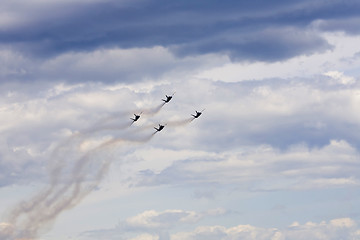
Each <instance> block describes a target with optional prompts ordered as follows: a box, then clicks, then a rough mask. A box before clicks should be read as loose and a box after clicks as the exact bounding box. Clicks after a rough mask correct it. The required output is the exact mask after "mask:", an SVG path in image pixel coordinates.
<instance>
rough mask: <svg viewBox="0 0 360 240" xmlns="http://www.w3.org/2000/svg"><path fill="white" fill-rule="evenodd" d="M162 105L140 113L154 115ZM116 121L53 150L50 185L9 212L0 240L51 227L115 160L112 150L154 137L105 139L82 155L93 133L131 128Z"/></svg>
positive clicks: (97, 126) (111, 119) (24, 236)
mask: <svg viewBox="0 0 360 240" xmlns="http://www.w3.org/2000/svg"><path fill="white" fill-rule="evenodd" d="M163 105H164V104H161V105H159V106H157V107H155V108H152V109H145V110H143V112H144V113H145V114H147V115H151V116H152V115H155V114H156V113H158V112H159V111H160V109H161V108H162V106H163ZM119 120H121V119H119V118H118V119H117V117H115V115H113V116H111V117H109V118H107V119H106V120H105V121H99V122H97V123H95V124H94V125H93V126H92V127H90V128H87V129H85V130H83V131H81V132H77V133H75V134H73V135H72V136H70V137H69V138H68V139H66V140H65V141H63V142H62V143H61V144H59V145H58V146H57V147H56V148H55V149H54V151H53V152H52V154H51V156H50V159H51V161H50V163H51V166H50V172H49V175H50V179H49V180H50V182H49V186H48V187H46V188H45V189H43V190H41V191H40V192H39V193H37V194H36V195H35V196H33V197H32V198H30V199H29V200H27V201H23V202H21V203H19V204H18V205H16V206H15V207H14V208H13V209H12V211H11V212H10V214H9V218H8V223H9V225H7V227H6V228H5V227H3V228H4V229H1V232H0V236H1V239H2V240H3V239H5V240H15V239H17V240H18V239H35V238H36V237H37V236H38V235H39V231H40V230H44V229H45V228H46V227H50V225H51V224H52V223H53V222H54V221H55V220H56V218H57V217H58V216H59V215H60V214H61V213H62V212H63V211H64V210H68V209H71V208H73V207H75V206H76V205H77V204H79V203H80V202H81V200H82V199H83V198H84V197H86V196H87V195H88V194H89V193H90V192H91V191H92V190H93V189H94V188H96V187H97V186H98V184H99V183H100V181H101V180H102V179H103V177H104V176H105V175H106V173H107V172H108V169H109V167H110V165H111V163H112V162H113V160H114V157H113V156H111V154H112V150H115V148H116V147H119V146H122V145H123V144H125V143H128V144H131V145H133V144H141V143H145V142H147V141H150V140H151V138H152V137H153V136H154V133H149V134H145V135H128V134H125V135H124V136H123V137H115V138H114V137H113V138H111V139H110V140H109V139H107V140H105V141H103V142H102V143H101V144H99V145H98V146H96V147H94V148H93V149H90V150H88V151H87V152H85V153H82V151H81V145H82V144H83V143H84V142H86V141H88V140H89V137H91V136H94V134H95V133H99V132H100V131H105V130H113V131H117V130H123V129H125V128H127V127H129V126H130V125H131V121H130V120H129V121H128V122H125V123H124V122H122V123H121V122H120V121H119ZM135 133H136V132H135ZM106 154H107V155H106ZM105 155H106V156H105Z"/></svg>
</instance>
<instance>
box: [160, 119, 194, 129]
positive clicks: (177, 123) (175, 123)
mask: <svg viewBox="0 0 360 240" xmlns="http://www.w3.org/2000/svg"><path fill="white" fill-rule="evenodd" d="M194 119H195V118H194V117H189V118H186V119H182V120H177V121H168V122H166V124H167V125H168V126H170V127H177V126H184V125H187V124H189V123H191V122H192V121H193V120H194Z"/></svg>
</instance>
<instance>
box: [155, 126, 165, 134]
mask: <svg viewBox="0 0 360 240" xmlns="http://www.w3.org/2000/svg"><path fill="white" fill-rule="evenodd" d="M164 127H165V125H161V124H159V127H158V128H156V127H154V128H155V129H156V131H157V132H160V131H161V130H163V128H164Z"/></svg>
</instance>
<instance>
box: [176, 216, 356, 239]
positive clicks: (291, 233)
mask: <svg viewBox="0 0 360 240" xmlns="http://www.w3.org/2000/svg"><path fill="white" fill-rule="evenodd" d="M358 231H359V230H358V229H357V226H356V223H355V222H354V221H353V220H352V219H350V218H342V219H333V220H331V221H330V222H320V223H313V222H307V223H305V224H303V225H301V224H299V223H294V224H292V225H291V226H289V227H288V228H283V229H277V228H261V227H256V226H251V225H238V226H236V227H231V228H226V227H222V226H202V227H198V228H196V229H195V230H194V231H192V232H178V233H175V234H173V235H171V240H180V239H181V240H200V239H204V240H205V239H216V240H231V239H244V240H251V239H253V240H255V239H256V240H262V239H263V240H269V239H271V240H285V239H291V240H303V239H327V240H330V239H333V240H335V239H346V240H350V239H357V238H358V237H360V236H359V234H358Z"/></svg>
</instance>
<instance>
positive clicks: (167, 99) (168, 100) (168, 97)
mask: <svg viewBox="0 0 360 240" xmlns="http://www.w3.org/2000/svg"><path fill="white" fill-rule="evenodd" d="M174 94H175V93H173V94H172V95H171V96H168V95H165V97H166V100H165V99H161V100H163V101H164V102H165V103H168V102H170V100H171V99H172V97H173V96H174Z"/></svg>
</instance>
